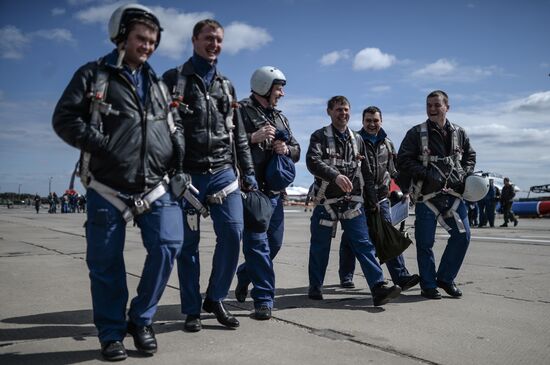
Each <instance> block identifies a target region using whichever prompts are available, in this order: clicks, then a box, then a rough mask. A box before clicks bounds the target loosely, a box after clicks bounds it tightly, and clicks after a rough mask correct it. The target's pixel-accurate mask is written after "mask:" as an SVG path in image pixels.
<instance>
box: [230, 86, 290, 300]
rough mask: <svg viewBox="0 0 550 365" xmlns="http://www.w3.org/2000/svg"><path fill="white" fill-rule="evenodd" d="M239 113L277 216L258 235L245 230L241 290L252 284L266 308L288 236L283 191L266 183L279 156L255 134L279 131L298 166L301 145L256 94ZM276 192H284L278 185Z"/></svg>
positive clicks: (283, 119) (259, 178) (254, 296)
mask: <svg viewBox="0 0 550 365" xmlns="http://www.w3.org/2000/svg"><path fill="white" fill-rule="evenodd" d="M239 105H240V108H239V112H240V115H241V116H242V121H243V126H244V128H245V130H246V134H247V137H248V143H249V146H250V153H251V156H252V160H253V161H254V172H255V176H256V178H257V181H258V186H259V188H260V190H261V191H262V192H264V193H265V194H266V195H267V196H269V197H270V199H271V205H272V207H273V209H274V210H273V214H272V216H271V220H270V221H269V227H268V230H267V232H262V233H257V232H252V231H250V230H248V229H246V228H245V229H244V238H243V254H244V258H245V262H244V263H243V264H241V265H240V266H239V268H238V269H237V279H238V284H237V287H240V288H245V287H246V288H247V287H248V285H249V284H250V283H252V285H253V288H252V290H251V292H250V296H251V297H252V299H253V300H254V306H255V308H260V307H261V306H263V305H266V306H268V307H269V308H272V307H273V299H274V297H275V272H274V271H273V259H274V258H275V256H276V255H277V253H278V252H279V250H280V249H281V246H282V244H283V234H284V209H283V198H282V195H281V192H280V191H272V188H273V185H270V184H269V182H268V181H266V171H267V170H268V166H269V161H270V160H271V159H272V158H273V156H275V152H274V150H273V143H274V141H272V140H265V141H262V142H259V143H252V134H254V133H255V132H256V131H258V130H259V129H260V128H262V127H263V126H264V125H267V124H269V125H271V126H272V127H273V128H275V129H276V131H277V132H276V134H275V140H277V139H279V140H281V141H284V142H285V145H286V146H287V148H288V154H287V157H289V158H290V159H291V160H292V162H294V163H296V162H298V160H299V159H300V145H299V144H298V141H296V138H294V136H293V134H292V131H291V129H290V124H289V122H288V119H287V117H286V116H285V115H284V114H283V113H282V112H281V111H280V110H277V109H274V108H271V107H264V106H262V104H261V103H260V102H259V101H258V99H257V96H256V94H254V93H252V95H250V97H249V98H245V99H243V100H241V101H240V102H239ZM276 186H277V188H276V189H280V188H281V187H279V186H278V185H276Z"/></svg>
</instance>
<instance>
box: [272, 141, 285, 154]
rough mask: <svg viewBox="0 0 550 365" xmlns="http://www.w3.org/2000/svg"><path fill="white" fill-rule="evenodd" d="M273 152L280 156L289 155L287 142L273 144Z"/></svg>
mask: <svg viewBox="0 0 550 365" xmlns="http://www.w3.org/2000/svg"><path fill="white" fill-rule="evenodd" d="M273 151H274V152H275V153H277V154H279V155H288V146H287V145H286V143H285V142H283V141H279V140H276V141H274V142H273Z"/></svg>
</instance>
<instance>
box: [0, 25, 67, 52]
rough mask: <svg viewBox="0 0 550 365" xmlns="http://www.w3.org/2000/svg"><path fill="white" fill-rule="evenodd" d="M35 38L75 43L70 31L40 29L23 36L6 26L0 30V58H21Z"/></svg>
mask: <svg viewBox="0 0 550 365" xmlns="http://www.w3.org/2000/svg"><path fill="white" fill-rule="evenodd" d="M36 38H45V39H48V40H52V41H56V42H68V43H75V40H74V38H73V36H72V33H71V31H69V30H67V29H62V28H54V29H41V30H38V31H34V32H30V33H27V34H25V33H23V32H22V31H21V30H20V29H19V28H16V27H14V26H13V25H8V26H5V27H4V28H1V29H0V57H2V58H8V59H21V58H23V57H24V51H25V50H26V49H27V48H28V46H29V45H30V44H31V42H32V41H33V40H35V39H36Z"/></svg>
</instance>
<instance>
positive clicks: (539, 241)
mask: <svg viewBox="0 0 550 365" xmlns="http://www.w3.org/2000/svg"><path fill="white" fill-rule="evenodd" d="M472 238H475V239H480V240H492V241H497V240H498V241H516V242H534V243H550V240H534V239H528V238H510V237H487V236H472Z"/></svg>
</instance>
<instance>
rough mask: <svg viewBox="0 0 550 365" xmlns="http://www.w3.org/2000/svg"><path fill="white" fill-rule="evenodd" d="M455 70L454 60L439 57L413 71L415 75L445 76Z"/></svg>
mask: <svg viewBox="0 0 550 365" xmlns="http://www.w3.org/2000/svg"><path fill="white" fill-rule="evenodd" d="M455 70H456V62H454V61H450V60H447V59H445V58H441V59H439V60H437V61H435V62H434V63H430V64H429V65H426V66H425V67H423V68H421V69H419V70H416V71H415V72H413V76H415V77H425V76H427V77H441V76H447V75H449V74H451V73H453V72H454V71H455Z"/></svg>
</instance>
